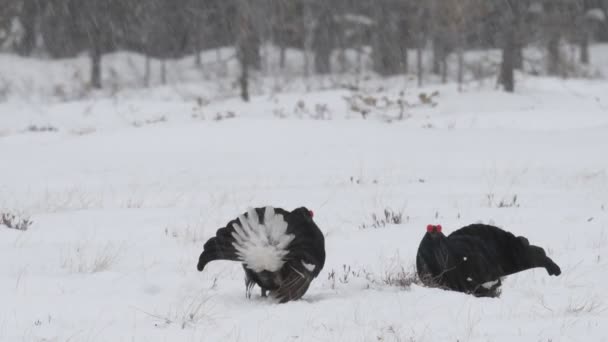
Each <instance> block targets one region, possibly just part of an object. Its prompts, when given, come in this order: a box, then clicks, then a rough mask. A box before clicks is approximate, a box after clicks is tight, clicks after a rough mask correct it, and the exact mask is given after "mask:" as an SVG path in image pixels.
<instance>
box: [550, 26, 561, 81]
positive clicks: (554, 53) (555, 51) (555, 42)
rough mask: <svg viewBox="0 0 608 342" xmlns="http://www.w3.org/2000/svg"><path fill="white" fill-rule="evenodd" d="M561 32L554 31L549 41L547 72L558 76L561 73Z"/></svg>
mask: <svg viewBox="0 0 608 342" xmlns="http://www.w3.org/2000/svg"><path fill="white" fill-rule="evenodd" d="M559 40H560V36H559V33H552V34H551V36H550V38H549V42H548V43H547V52H548V54H547V73H548V74H549V75H553V76H557V75H559V74H560V64H561V60H560V53H559Z"/></svg>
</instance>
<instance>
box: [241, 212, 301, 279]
mask: <svg viewBox="0 0 608 342" xmlns="http://www.w3.org/2000/svg"><path fill="white" fill-rule="evenodd" d="M239 221H240V225H239V224H238V223H235V224H234V225H233V227H234V232H233V233H232V237H233V238H234V240H235V242H233V243H232V245H233V246H234V248H235V249H236V250H237V255H238V256H239V258H240V259H241V261H242V262H243V263H244V264H245V265H247V267H248V268H250V269H251V270H253V271H254V272H261V271H270V272H276V271H278V270H280V269H281V267H283V264H284V263H285V261H284V260H283V258H284V257H285V255H287V253H288V251H287V247H288V246H289V244H290V243H291V241H292V240H293V239H294V236H293V234H287V222H285V219H284V218H283V215H281V214H276V213H275V211H274V208H273V207H266V209H265V210H264V224H260V219H259V216H258V214H257V212H256V211H255V209H253V208H250V209H249V210H248V211H247V217H245V216H244V215H241V216H239Z"/></svg>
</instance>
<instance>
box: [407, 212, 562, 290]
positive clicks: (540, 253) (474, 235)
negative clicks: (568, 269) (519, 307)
mask: <svg viewBox="0 0 608 342" xmlns="http://www.w3.org/2000/svg"><path fill="white" fill-rule="evenodd" d="M535 267H544V268H545V269H546V270H547V272H548V273H549V275H555V276H558V275H560V274H561V270H560V268H559V266H557V264H555V263H554V262H553V260H551V259H550V258H549V257H547V254H545V250H544V249H542V248H540V247H538V246H534V245H530V243H529V242H528V239H526V238H525V237H523V236H518V237H516V236H515V235H513V234H511V233H509V232H506V231H504V230H502V229H500V228H497V227H493V226H489V225H484V224H472V225H469V226H466V227H464V228H461V229H459V230H456V231H454V232H452V234H450V235H449V236H447V237H446V236H445V235H443V233H442V232H441V226H440V225H437V226H433V225H429V226H427V233H426V234H425V235H424V238H423V239H422V241H421V242H420V246H419V247H418V255H417V256H416V268H417V270H418V276H419V277H420V279H421V281H422V283H423V284H425V285H426V286H432V287H441V288H447V289H450V290H454V291H460V292H465V293H469V294H473V295H475V296H477V297H498V296H499V295H500V286H501V277H505V276H508V275H510V274H513V273H517V272H521V271H525V270H528V269H531V268H535Z"/></svg>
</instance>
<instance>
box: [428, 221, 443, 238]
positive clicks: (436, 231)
mask: <svg viewBox="0 0 608 342" xmlns="http://www.w3.org/2000/svg"><path fill="white" fill-rule="evenodd" d="M426 233H427V235H429V236H431V237H432V238H437V237H440V236H445V235H443V232H442V227H441V225H440V224H437V225H433V224H429V225H427V226H426Z"/></svg>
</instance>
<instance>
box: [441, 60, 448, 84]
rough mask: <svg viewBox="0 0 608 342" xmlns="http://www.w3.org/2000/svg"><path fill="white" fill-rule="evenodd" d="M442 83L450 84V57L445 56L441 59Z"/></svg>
mask: <svg viewBox="0 0 608 342" xmlns="http://www.w3.org/2000/svg"><path fill="white" fill-rule="evenodd" d="M441 83H443V84H446V83H448V56H447V55H443V57H442V59H441Z"/></svg>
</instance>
